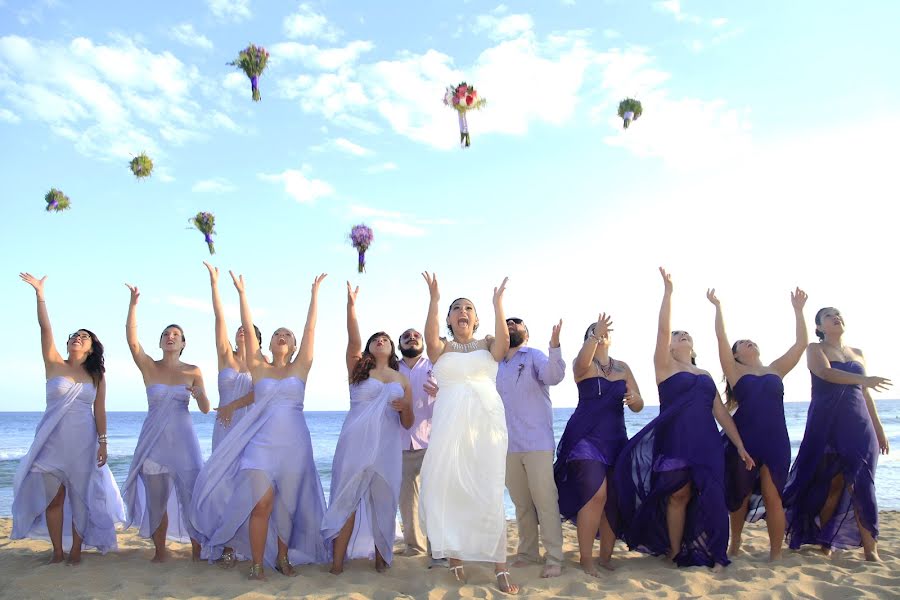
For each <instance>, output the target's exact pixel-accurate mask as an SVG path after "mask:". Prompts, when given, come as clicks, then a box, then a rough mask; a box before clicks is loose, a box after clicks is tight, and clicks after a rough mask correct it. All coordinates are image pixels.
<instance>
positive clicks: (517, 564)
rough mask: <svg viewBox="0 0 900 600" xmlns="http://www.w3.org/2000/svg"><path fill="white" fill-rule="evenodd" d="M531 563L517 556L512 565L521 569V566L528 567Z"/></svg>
mask: <svg viewBox="0 0 900 600" xmlns="http://www.w3.org/2000/svg"><path fill="white" fill-rule="evenodd" d="M532 564H533V563H531V562H530V561H527V560H525V559H524V558H517V559H516V560H515V562H513V564H512V566H513V568H515V569H521V568H522V567H530V566H531V565H532Z"/></svg>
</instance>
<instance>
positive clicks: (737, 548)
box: [728, 540, 743, 556]
mask: <svg viewBox="0 0 900 600" xmlns="http://www.w3.org/2000/svg"><path fill="white" fill-rule="evenodd" d="M742 553H743V550H741V541H740V540H737V541H735V542H732V543H731V546H729V547H728V556H740V555H741V554H742Z"/></svg>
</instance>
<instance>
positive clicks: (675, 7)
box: [653, 0, 728, 27]
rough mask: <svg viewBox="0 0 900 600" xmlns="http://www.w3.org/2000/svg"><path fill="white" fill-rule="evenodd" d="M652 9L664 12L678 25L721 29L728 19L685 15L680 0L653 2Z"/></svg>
mask: <svg viewBox="0 0 900 600" xmlns="http://www.w3.org/2000/svg"><path fill="white" fill-rule="evenodd" d="M653 8H655V9H656V10H658V11H659V12H664V13H668V14H670V15H672V16H673V17H675V20H676V21H677V22H679V23H690V24H691V25H706V26H710V27H723V26H724V25H726V24H727V23H728V19H726V18H725V17H715V18H712V19H705V18H703V17H700V16H698V15H694V14H690V13H687V12H685V11H684V10H683V9H682V7H681V2H680V0H662V1H661V2H654V3H653Z"/></svg>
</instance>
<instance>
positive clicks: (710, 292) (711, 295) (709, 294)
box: [706, 288, 793, 308]
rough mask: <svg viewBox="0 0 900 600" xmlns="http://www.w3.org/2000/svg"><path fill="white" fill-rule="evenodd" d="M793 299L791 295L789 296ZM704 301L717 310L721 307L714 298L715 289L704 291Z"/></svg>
mask: <svg viewBox="0 0 900 600" xmlns="http://www.w3.org/2000/svg"><path fill="white" fill-rule="evenodd" d="M791 297H792V298H793V295H792V296H791ZM706 299H707V300H709V301H710V302H712V304H713V306H715V307H716V308H719V306H721V302H720V301H719V299H718V298H717V297H716V288H709V289H708V290H706Z"/></svg>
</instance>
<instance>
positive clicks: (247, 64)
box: [228, 44, 269, 102]
mask: <svg viewBox="0 0 900 600" xmlns="http://www.w3.org/2000/svg"><path fill="white" fill-rule="evenodd" d="M268 61H269V51H268V50H266V49H265V48H264V47H263V46H257V45H255V44H250V45H249V46H247V47H246V48H244V49H243V50H241V51H240V52H239V53H238V57H237V60H234V61H232V62H230V63H228V64H229V65H231V66H234V67H237V68H239V69H241V70H243V71H244V73H246V74H247V77H249V78H250V87H251V88H252V89H253V101H254V102H259V100H260V98H261V96H260V95H259V78H260V76H261V75H262V74H263V71H265V70H266V63H267V62H268Z"/></svg>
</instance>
